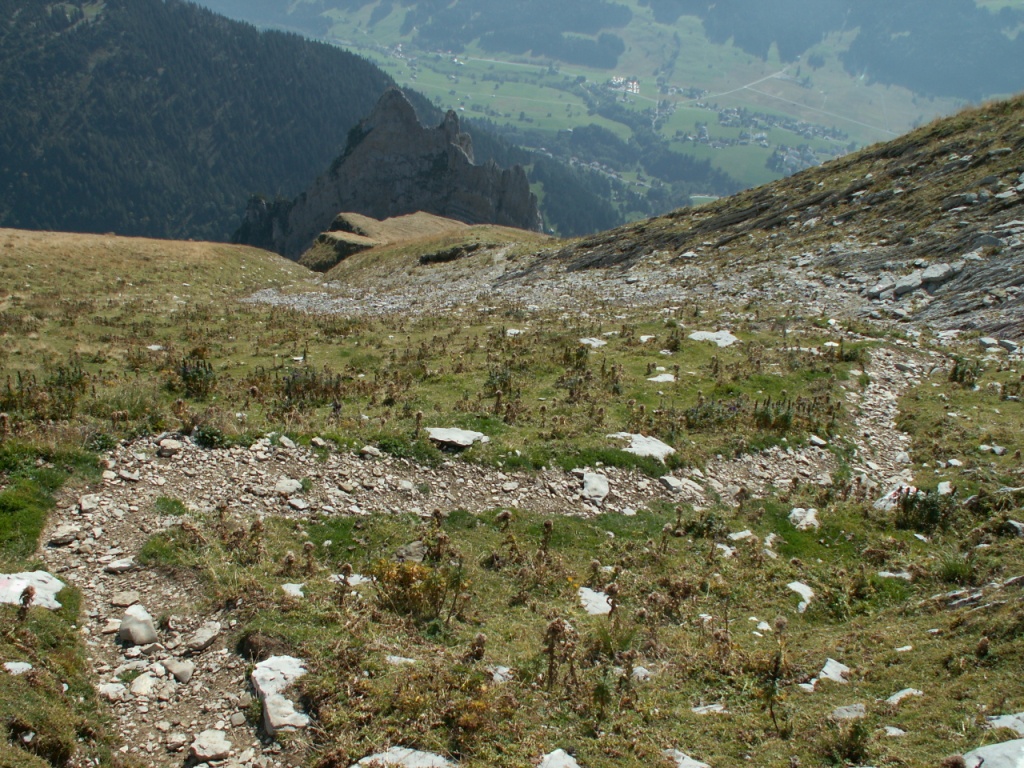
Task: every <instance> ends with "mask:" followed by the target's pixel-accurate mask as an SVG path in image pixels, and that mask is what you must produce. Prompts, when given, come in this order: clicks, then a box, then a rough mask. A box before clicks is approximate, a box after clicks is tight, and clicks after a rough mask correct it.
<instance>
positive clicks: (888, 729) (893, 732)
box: [885, 725, 907, 738]
mask: <svg viewBox="0 0 1024 768" xmlns="http://www.w3.org/2000/svg"><path fill="white" fill-rule="evenodd" d="M885 735H886V736H888V737H890V738H894V737H897V736H906V735H907V732H906V731H904V730H903V729H902V728H897V727H896V726H895V725H887V726H885Z"/></svg>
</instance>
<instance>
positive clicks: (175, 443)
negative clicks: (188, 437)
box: [156, 437, 185, 459]
mask: <svg viewBox="0 0 1024 768" xmlns="http://www.w3.org/2000/svg"><path fill="white" fill-rule="evenodd" d="M184 447H185V446H184V445H183V444H182V442H181V441H180V440H174V439H173V438H170V437H165V438H164V439H163V440H161V441H160V443H159V445H158V446H157V449H156V455H157V456H160V457H162V458H165V459H169V458H170V457H172V456H177V455H178V454H179V453H181V452H182V450H183V449H184Z"/></svg>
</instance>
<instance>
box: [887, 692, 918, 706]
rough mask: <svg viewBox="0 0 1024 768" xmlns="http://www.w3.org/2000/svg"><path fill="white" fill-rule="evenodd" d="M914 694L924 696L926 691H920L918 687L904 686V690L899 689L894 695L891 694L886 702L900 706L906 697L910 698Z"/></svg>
mask: <svg viewBox="0 0 1024 768" xmlns="http://www.w3.org/2000/svg"><path fill="white" fill-rule="evenodd" d="M912 696H924V692H923V691H919V690H917V689H916V688H904V689H903V690H902V691H897V692H896V693H894V694H893V695H892V696H890V697H889V698H888V699H886V700H885V703H886V704H891V705H892V706H894V707H896V706H899V704H900V703H901V702H902V701H903V700H904V699H907V698H910V697H912Z"/></svg>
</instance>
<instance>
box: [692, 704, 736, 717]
mask: <svg viewBox="0 0 1024 768" xmlns="http://www.w3.org/2000/svg"><path fill="white" fill-rule="evenodd" d="M690 711H691V712H693V714H695V715H727V714H729V710H727V709H726V708H725V704H704V705H703V706H700V707H691V708H690Z"/></svg>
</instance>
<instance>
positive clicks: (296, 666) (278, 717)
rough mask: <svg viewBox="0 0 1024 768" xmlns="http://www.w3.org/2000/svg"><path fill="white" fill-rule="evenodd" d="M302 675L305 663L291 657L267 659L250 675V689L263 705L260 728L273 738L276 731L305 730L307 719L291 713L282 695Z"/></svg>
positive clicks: (291, 708)
mask: <svg viewBox="0 0 1024 768" xmlns="http://www.w3.org/2000/svg"><path fill="white" fill-rule="evenodd" d="M304 674H306V663H305V662H304V661H303V660H302V659H297V658H295V657H294V656H271V657H270V658H269V659H267V660H266V661H261V662H260V663H259V664H257V665H256V668H255V669H254V670H253V672H252V687H253V690H255V691H256V695H257V696H258V697H259V699H260V701H261V702H262V703H263V727H264V728H265V729H266V731H267V733H269V734H271V735H274V734H275V733H277V732H278V731H279V730H293V729H296V728H305V727H306V726H307V725H309V717H308V716H306V715H303V714H301V713H299V712H296V711H295V706H294V705H293V704H292V703H291V702H290V701H289V700H288V699H287V698H285V696H284V691H285V690H286V689H287V688H288V686H290V685H291V684H292V683H294V682H295V681H296V680H298V679H299V678H300V677H302V676H303V675H304Z"/></svg>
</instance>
